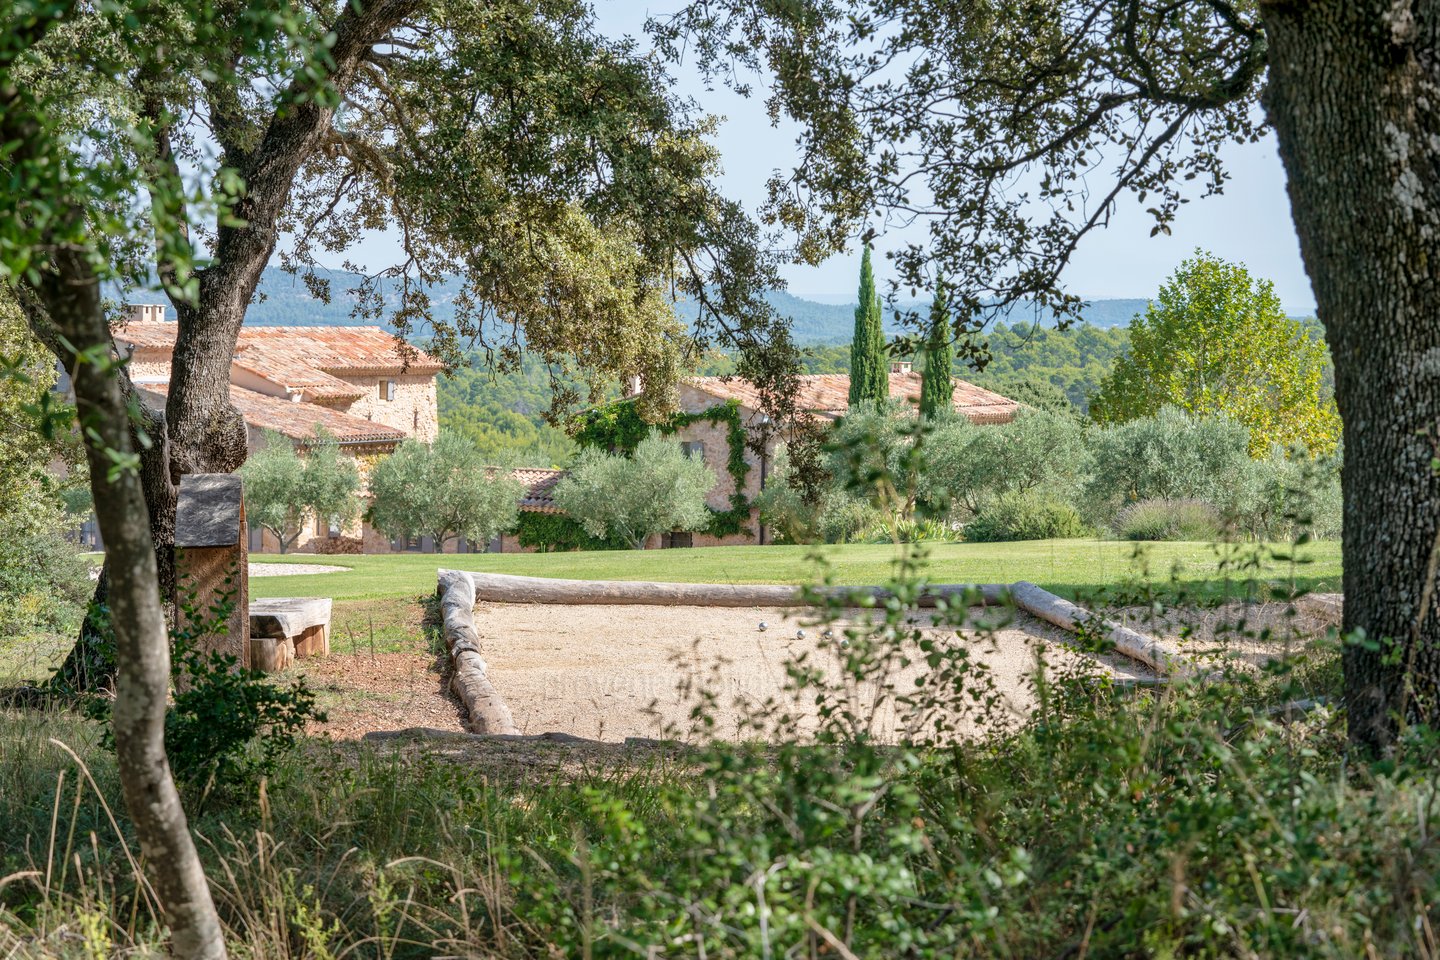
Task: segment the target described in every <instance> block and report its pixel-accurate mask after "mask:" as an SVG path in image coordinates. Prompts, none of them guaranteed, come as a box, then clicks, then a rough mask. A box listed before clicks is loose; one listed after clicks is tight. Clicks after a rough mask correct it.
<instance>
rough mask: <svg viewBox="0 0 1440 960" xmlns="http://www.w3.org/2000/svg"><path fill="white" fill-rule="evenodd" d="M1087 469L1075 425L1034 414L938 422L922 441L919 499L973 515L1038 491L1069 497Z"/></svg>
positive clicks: (1066, 419)
mask: <svg viewBox="0 0 1440 960" xmlns="http://www.w3.org/2000/svg"><path fill="white" fill-rule="evenodd" d="M1088 467H1089V453H1088V452H1087V450H1086V444H1085V436H1084V432H1083V430H1082V429H1081V427H1080V425H1079V424H1078V423H1077V422H1076V421H1075V420H1074V419H1073V418H1069V417H1064V416H1056V415H1054V414H1051V413H1044V412H1040V411H1021V413H1020V414H1019V415H1018V416H1017V417H1016V418H1015V419H1014V420H1013V421H1012V422H1010V423H1007V424H994V425H985V426H976V425H975V424H972V423H971V422H970V421H969V420H966V419H965V418H964V417H949V418H947V419H943V420H941V421H940V422H939V423H938V424H937V426H936V427H935V429H934V430H933V431H932V432H931V433H930V435H929V436H928V437H927V438H926V441H925V476H924V480H923V485H922V486H923V495H924V496H925V498H926V499H927V500H928V501H929V502H930V503H931V504H933V505H934V506H935V507H936V508H937V509H940V510H942V511H945V512H948V511H949V510H950V509H951V508H952V506H958V507H959V508H961V509H962V510H963V511H966V512H969V513H974V512H976V511H978V510H980V509H981V506H982V505H983V504H985V503H987V502H989V501H991V500H993V499H995V498H996V497H999V496H1002V495H1004V494H1009V493H1024V492H1026V491H1028V490H1032V489H1035V488H1037V487H1043V488H1045V489H1046V490H1049V491H1051V492H1052V493H1053V494H1054V495H1057V496H1061V497H1069V496H1071V495H1072V494H1073V492H1074V489H1075V486H1076V484H1077V483H1078V482H1079V480H1080V478H1082V477H1084V476H1085V474H1086V472H1087V470H1088Z"/></svg>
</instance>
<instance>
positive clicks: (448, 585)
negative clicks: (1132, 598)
mask: <svg viewBox="0 0 1440 960" xmlns="http://www.w3.org/2000/svg"><path fill="white" fill-rule="evenodd" d="M436 573H437V579H438V581H439V592H440V609H441V613H442V615H443V618H444V627H445V645H446V648H447V649H448V650H449V652H450V663H451V667H452V672H451V678H450V688H451V690H453V691H454V692H455V695H456V696H458V697H459V698H460V701H461V703H463V704H464V705H465V709H466V711H467V712H468V714H469V720H468V725H469V727H470V728H471V731H472V732H473V733H477V734H489V735H504V736H519V735H520V731H519V729H518V728H517V727H516V726H515V718H514V716H513V715H512V714H511V713H510V708H509V707H508V706H507V705H506V703H505V701H504V699H503V698H502V697H501V696H500V692H499V691H498V690H496V689H495V685H494V684H493V683H491V681H490V678H489V675H488V673H487V670H488V668H487V666H486V664H485V660H484V659H483V658H482V657H481V656H480V637H479V633H478V632H477V631H476V628H475V604H476V602H477V601H479V600H488V601H490V602H492V603H547V604H551V603H553V604H614V605H619V604H643V605H646V606H686V607H691V606H693V607H797V606H806V605H807V603H806V599H805V598H806V596H807V594H806V592H805V591H803V590H799V589H797V588H795V587H787V586H775V585H768V584H725V583H662V582H657V581H651V580H561V579H554V578H549V577H522V576H516V575H514V574H506V573H471V572H468V571H464V570H444V569H442V570H438V571H437V572H436ZM817 594H818V595H819V596H822V597H828V598H837V599H840V600H843V601H850V602H860V601H863V600H864V599H867V598H868V599H870V600H872V601H873V602H876V603H879V602H883V601H884V600H886V599H889V598H890V596H891V595H892V594H891V593H890V592H889V591H888V590H885V589H883V588H881V587H824V588H821V589H820V590H817V591H811V592H810V593H809V595H810V596H815V595H817ZM942 599H943V600H945V601H947V602H948V601H953V600H962V599H963V600H969V601H971V602H974V601H975V600H979V601H980V602H981V603H984V604H987V605H991V606H1004V605H1007V604H1013V605H1014V606H1015V607H1016V608H1017V609H1020V610H1023V611H1025V612H1026V613H1028V614H1030V615H1031V616H1033V617H1036V618H1037V619H1040V620H1043V621H1045V622H1046V623H1049V624H1053V625H1054V626H1057V627H1060V628H1061V629H1062V630H1067V631H1069V632H1071V633H1075V634H1085V633H1089V634H1091V635H1094V634H1095V633H1096V632H1098V633H1099V634H1100V635H1101V636H1103V637H1104V639H1106V640H1108V641H1109V642H1110V643H1111V644H1113V646H1114V650H1115V652H1116V653H1119V654H1121V655H1123V656H1126V657H1129V658H1130V659H1131V660H1134V661H1136V662H1137V663H1140V664H1141V665H1143V666H1145V667H1148V668H1149V669H1151V670H1153V671H1155V673H1156V674H1158V675H1159V676H1160V677H1161V679H1162V682H1163V681H1164V680H1168V679H1171V678H1176V679H1179V678H1188V677H1193V676H1197V675H1198V674H1199V672H1200V671H1199V670H1198V668H1197V666H1196V664H1195V663H1194V661H1192V660H1190V659H1189V658H1187V657H1184V656H1182V655H1181V654H1180V652H1179V651H1177V650H1174V649H1172V648H1171V647H1169V646H1167V645H1165V644H1163V643H1161V642H1160V641H1158V640H1156V639H1154V638H1153V637H1147V636H1146V635H1145V634H1143V633H1140V632H1138V631H1136V630H1132V629H1130V628H1129V627H1126V626H1123V625H1121V624H1118V623H1114V622H1112V621H1110V620H1106V619H1104V618H1103V617H1098V616H1096V615H1095V614H1093V613H1091V612H1090V611H1088V610H1086V609H1085V608H1084V607H1081V606H1079V605H1077V604H1074V603H1071V602H1070V601H1069V600H1066V599H1065V598H1064V597H1059V596H1056V595H1055V594H1053V593H1051V592H1050V591H1048V590H1046V589H1044V588H1042V587H1039V586H1036V585H1035V584H1033V583H1030V582H1029V581H1027V580H1021V581H1018V582H1016V583H1013V584H1003V583H983V584H960V583H947V584H934V585H931V586H929V587H927V588H926V590H925V593H923V594H922V595H921V596H920V598H919V599H918V601H917V603H918V604H919V605H920V606H922V607H933V606H935V604H936V603H937V601H940V600H942ZM540 736H541V737H551V738H552V739H561V738H562V737H565V736H567V735H562V734H556V735H551V734H541V735H540ZM572 739H577V740H578V739H580V738H572ZM562 742H563V741H562Z"/></svg>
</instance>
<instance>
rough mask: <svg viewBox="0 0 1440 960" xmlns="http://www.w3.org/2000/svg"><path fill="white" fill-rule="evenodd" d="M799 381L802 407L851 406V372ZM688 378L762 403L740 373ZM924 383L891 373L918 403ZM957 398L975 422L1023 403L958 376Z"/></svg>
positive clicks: (1005, 419) (997, 419) (905, 395)
mask: <svg viewBox="0 0 1440 960" xmlns="http://www.w3.org/2000/svg"><path fill="white" fill-rule="evenodd" d="M799 381H800V386H799V392H798V395H797V397H796V406H797V407H798V409H800V410H801V411H804V412H806V413H815V414H820V415H821V416H825V417H831V418H834V417H839V416H842V415H843V414H844V413H845V411H846V410H847V409H848V408H849V405H850V376H849V374H844V373H819V374H807V375H805V376H802V377H800V378H799ZM686 382H687V383H689V384H691V385H692V386H694V387H696V388H697V389H700V390H704V391H705V392H706V393H709V394H711V395H712V396H715V397H718V398H720V399H722V400H732V399H733V400H736V401H738V402H739V403H740V404H742V405H743V406H747V407H751V408H755V409H758V408H759V406H760V392H759V391H758V390H757V389H755V385H754V384H753V383H751V382H750V381H749V380H744V379H741V378H740V377H730V378H728V379H727V378H724V377H694V378H692V379H690V380H688V381H686ZM922 383H923V377H922V376H921V375H920V374H918V373H913V372H912V373H892V374H890V397H891V398H892V399H895V400H903V401H905V402H907V403H909V402H916V403H918V402H919V400H920V387H921V384H922ZM954 402H955V412H956V413H961V414H964V415H965V416H967V417H969V418H970V420H971V421H973V422H975V423H1009V422H1010V421H1011V420H1013V419H1015V414H1016V413H1017V412H1018V411H1019V409H1020V404H1018V403H1017V402H1015V401H1014V400H1011V399H1010V398H1009V397H1003V396H1001V395H1000V394H998V393H995V392H994V391H992V390H986V389H985V388H984V387H977V386H976V385H975V384H973V383H971V382H969V381H968V380H961V379H958V378H956V380H955V401H954Z"/></svg>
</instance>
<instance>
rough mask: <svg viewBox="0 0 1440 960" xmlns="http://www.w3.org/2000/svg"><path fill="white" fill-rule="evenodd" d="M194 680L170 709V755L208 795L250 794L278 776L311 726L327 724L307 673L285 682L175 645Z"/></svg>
mask: <svg viewBox="0 0 1440 960" xmlns="http://www.w3.org/2000/svg"><path fill="white" fill-rule="evenodd" d="M174 657H175V663H176V666H177V667H178V668H179V669H180V670H182V671H184V674H185V676H186V683H185V684H184V685H183V686H181V687H180V688H179V689H177V690H176V691H175V696H174V701H173V702H172V704H171V706H170V709H169V711H168V712H167V713H166V714H165V753H166V755H167V756H168V757H169V759H170V765H171V767H172V768H173V769H174V770H175V774H176V776H177V777H178V778H179V780H180V781H181V782H182V783H184V784H186V785H188V786H190V787H191V788H192V789H195V790H198V791H200V792H201V793H209V792H211V791H213V790H216V789H220V790H225V791H232V792H242V793H243V792H246V791H248V790H251V789H253V788H254V787H255V786H256V785H258V784H259V782H260V780H261V779H262V778H266V777H270V776H273V775H274V774H275V771H276V768H277V767H278V766H279V764H280V763H281V761H282V760H283V759H284V757H285V755H286V754H288V753H290V752H291V751H293V750H294V749H295V748H296V747H297V746H298V744H299V740H300V737H301V735H302V734H304V732H305V728H306V727H307V726H308V725H309V724H311V723H324V722H325V719H326V717H325V713H324V712H323V711H321V710H319V709H317V706H316V700H315V693H314V691H312V690H311V689H310V688H309V687H308V686H307V685H306V683H305V680H304V678H303V677H302V678H300V679H297V680H295V681H294V682H293V683H289V684H284V685H282V684H278V683H275V682H273V681H272V680H271V679H270V678H268V677H266V676H265V675H264V674H263V673H259V672H258V671H247V670H241V669H239V665H238V663H237V662H236V660H235V658H234V657H229V656H223V655H221V654H217V653H211V654H210V655H208V656H202V655H201V654H200V653H199V652H198V651H197V650H195V649H193V648H192V647H189V646H187V645H186V644H184V643H177V644H176V646H175V652H174Z"/></svg>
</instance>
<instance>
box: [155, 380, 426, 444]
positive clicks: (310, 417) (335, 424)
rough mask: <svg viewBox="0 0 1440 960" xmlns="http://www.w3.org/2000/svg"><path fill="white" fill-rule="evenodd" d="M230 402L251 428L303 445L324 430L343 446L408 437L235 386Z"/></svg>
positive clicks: (159, 387) (159, 390)
mask: <svg viewBox="0 0 1440 960" xmlns="http://www.w3.org/2000/svg"><path fill="white" fill-rule="evenodd" d="M137 386H138V388H139V389H140V390H143V391H145V392H147V393H151V394H153V395H155V396H156V397H164V396H165V395H166V393H167V392H168V390H169V385H168V384H143V385H137ZM230 402H231V403H232V404H234V406H235V409H236V410H238V411H239V412H240V416H242V417H244V418H245V422H246V423H247V424H249V425H250V426H253V427H258V428H260V429H262V430H274V431H276V432H277V433H281V434H283V435H285V436H287V437H289V438H291V439H292V440H298V441H301V442H306V441H311V440H314V439H315V435H316V430H317V428H323V429H324V430H325V431H326V432H327V433H329V434H330V435H331V436H333V437H334V438H335V439H336V440H338V441H340V442H341V443H375V444H387V443H399V442H400V441H401V440H404V439H405V438H406V436H407V434H406V433H405V431H404V430H397V429H396V428H394V427H389V426H386V425H385V424H383V423H375V422H374V421H372V420H366V419H364V418H363V417H356V416H352V415H350V414H348V413H341V412H340V411H338V410H332V409H330V408H329V407H322V406H320V405H319V404H317V403H305V402H303V401H294V400H285V399H282V398H280V397H271V396H267V395H266V394H263V393H256V392H255V391H254V390H246V389H245V388H244V387H237V386H234V385H233V384H232V385H231V387H230Z"/></svg>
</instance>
